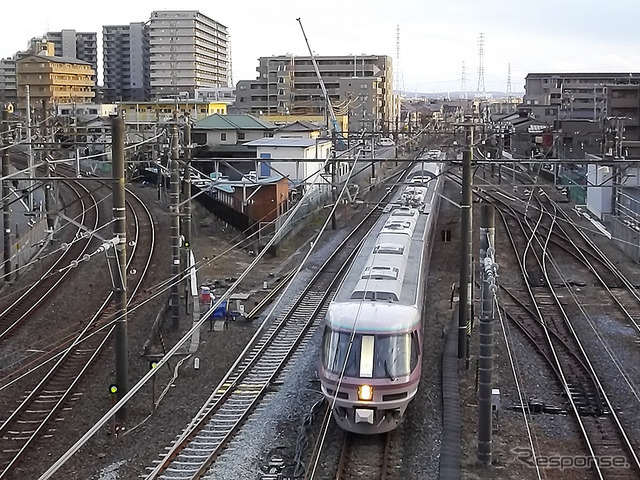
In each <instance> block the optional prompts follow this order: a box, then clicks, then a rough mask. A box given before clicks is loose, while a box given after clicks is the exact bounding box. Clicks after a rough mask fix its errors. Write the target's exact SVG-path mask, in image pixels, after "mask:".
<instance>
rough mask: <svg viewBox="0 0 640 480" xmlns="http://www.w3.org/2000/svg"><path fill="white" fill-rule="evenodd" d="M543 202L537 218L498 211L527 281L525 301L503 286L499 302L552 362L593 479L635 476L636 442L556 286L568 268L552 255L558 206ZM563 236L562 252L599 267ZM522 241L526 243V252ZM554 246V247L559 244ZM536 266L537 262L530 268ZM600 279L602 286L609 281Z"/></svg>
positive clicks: (563, 282)
mask: <svg viewBox="0 0 640 480" xmlns="http://www.w3.org/2000/svg"><path fill="white" fill-rule="evenodd" d="M542 200H544V201H545V202H548V198H543V199H540V198H535V200H534V201H537V202H538V207H537V209H536V211H537V212H538V215H539V216H538V217H537V218H532V217H530V216H528V217H524V220H521V219H519V218H516V216H515V215H514V214H513V213H514V212H513V210H510V211H508V212H507V213H501V215H502V216H503V223H504V225H505V228H506V229H507V232H508V236H509V239H510V243H511V246H512V248H513V250H514V252H516V256H517V258H518V264H519V265H520V269H521V270H522V274H523V278H524V279H525V282H524V284H525V290H526V292H527V293H528V295H527V296H528V301H527V302H522V301H520V300H517V297H519V295H515V294H514V293H513V292H508V291H507V290H506V289H502V291H505V292H507V293H509V295H508V296H507V298H506V299H505V297H504V296H502V297H501V299H500V306H501V308H503V309H504V310H505V312H508V313H509V317H510V318H511V319H513V320H514V321H515V322H516V324H517V325H518V326H519V327H520V328H521V329H522V330H523V331H524V332H525V333H526V335H527V336H528V337H529V339H530V340H531V341H532V343H533V344H534V345H535V346H536V348H537V349H538V350H539V351H540V352H541V353H542V355H543V356H544V357H545V358H546V359H547V361H548V362H549V364H550V365H551V368H552V370H553V371H554V373H555V374H556V377H557V378H558V380H559V381H560V383H561V385H562V388H563V390H564V392H565V394H566V397H567V400H568V402H569V404H570V406H571V410H572V411H573V412H574V417H575V419H576V421H577V423H578V426H579V430H580V432H581V434H582V436H583V439H584V442H585V448H586V450H587V452H588V455H589V456H590V457H591V458H592V459H593V467H592V468H593V470H594V472H595V473H596V474H597V478H601V479H607V478H637V477H638V475H640V462H639V461H638V456H637V453H636V450H635V445H634V443H633V442H632V441H631V439H630V437H629V435H628V433H627V432H626V430H625V426H624V424H623V423H624V422H623V419H622V418H621V417H620V416H619V414H618V411H617V409H616V406H615V405H613V403H612V401H611V400H610V398H609V396H608V395H607V392H606V391H605V388H604V387H603V384H602V382H601V380H600V378H599V377H598V374H597V368H596V366H595V364H594V362H593V361H592V360H591V358H590V357H589V355H588V354H587V352H586V351H585V348H584V346H583V344H582V343H581V341H580V338H579V335H578V334H577V332H576V329H575V327H574V326H573V322H572V320H571V314H570V313H569V311H568V309H567V308H568V307H567V305H566V303H567V299H566V298H565V297H566V295H564V294H563V293H561V292H558V287H560V288H566V287H568V286H569V285H568V284H567V283H566V276H565V275H564V274H563V271H562V268H563V267H564V268H566V266H565V265H564V264H563V266H562V267H561V266H560V265H559V261H558V259H557V258H556V257H555V256H554V255H553V254H552V253H551V246H552V242H551V238H552V235H553V234H554V230H555V229H556V228H558V224H559V223H560V222H559V220H558V219H559V217H560V214H559V213H558V208H557V205H555V204H553V203H552V204H551V205H552V206H551V208H545V207H544V206H543V201H542ZM501 208H504V206H502V207H501ZM506 215H512V220H511V221H508V220H507V219H506V218H505V217H506ZM513 219H516V220H515V221H516V222H517V223H518V229H519V230H520V233H519V234H515V233H514V228H513V227H514V220H513ZM562 220H563V221H565V222H566V221H568V219H567V218H566V217H562ZM562 235H563V239H564V241H565V243H566V245H563V246H562V247H561V248H562V250H563V251H564V252H566V251H568V250H570V249H571V248H572V249H573V251H574V252H578V253H577V254H574V257H577V258H578V259H581V260H579V261H580V263H581V266H583V267H585V266H586V267H587V269H588V270H589V271H591V272H593V273H596V272H597V271H598V267H597V266H594V265H593V264H592V263H591V262H589V261H588V260H587V256H586V255H584V254H582V255H580V252H581V250H584V245H582V244H581V245H578V244H577V243H576V242H573V241H572V240H571V238H572V236H571V235H567V234H566V232H563V234H562ZM522 237H524V241H522ZM522 245H526V247H524V250H523V247H522ZM555 245H556V246H558V244H557V243H556V244H555ZM574 260H575V258H574ZM598 263H599V264H600V265H604V264H606V260H604V259H599V261H598ZM534 264H537V266H533V265H534ZM600 265H599V266H600ZM532 271H533V272H535V275H540V278H538V277H535V278H533V279H532V275H531V272H532ZM599 278H600V280H601V284H602V285H604V286H605V287H606V285H607V281H605V280H603V279H602V277H599ZM532 280H533V281H532ZM612 458H615V459H616V461H617V462H619V463H618V464H617V465H618V466H615V467H612V466H611V465H608V464H607V462H608V461H609V460H610V459H612ZM621 463H624V464H625V465H627V468H620V467H619V465H620V464H621Z"/></svg>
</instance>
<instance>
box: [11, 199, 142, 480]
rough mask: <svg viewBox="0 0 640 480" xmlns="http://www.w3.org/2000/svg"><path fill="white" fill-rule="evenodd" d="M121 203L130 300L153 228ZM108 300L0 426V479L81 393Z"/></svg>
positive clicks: (102, 332) (136, 205)
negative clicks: (125, 213)
mask: <svg viewBox="0 0 640 480" xmlns="http://www.w3.org/2000/svg"><path fill="white" fill-rule="evenodd" d="M127 205H128V211H129V212H130V213H131V214H132V215H129V216H128V220H127V234H128V238H131V239H132V241H131V242H130V244H129V249H130V251H129V252H128V253H129V257H128V258H129V261H128V263H127V269H128V271H129V272H130V274H131V276H132V277H133V278H134V281H133V282H132V283H130V284H129V286H128V291H129V292H130V295H129V299H128V301H129V302H131V299H132V298H134V297H135V295H136V293H137V292H138V289H139V288H140V285H141V283H142V280H143V279H144V276H145V273H146V271H147V270H148V268H149V265H150V260H151V255H152V253H153V250H154V243H155V232H154V229H153V220H152V217H151V214H150V212H149V210H148V209H147V208H146V206H145V205H144V203H143V202H142V201H141V200H140V199H138V198H137V197H136V196H134V195H132V194H130V195H128V200H127ZM111 298H112V294H109V295H108V296H107V297H106V298H105V299H104V300H103V302H102V304H101V306H100V308H99V309H98V312H97V313H96V314H95V315H93V316H92V317H91V318H90V319H88V321H87V322H86V324H85V325H84V328H83V329H82V331H81V332H79V333H78V334H77V335H76V336H75V337H74V338H73V340H72V341H70V344H69V345H68V346H66V348H64V350H61V352H60V353H59V355H57V357H56V361H55V363H54V365H53V366H52V367H51V369H50V370H49V371H48V372H46V374H45V375H44V377H43V378H42V379H41V380H40V381H39V383H38V384H37V385H36V386H35V387H34V388H33V389H31V390H30V391H28V392H25V395H24V399H23V400H22V401H21V402H20V404H19V405H18V406H17V407H16V409H14V410H13V412H12V413H11V414H10V415H9V417H8V418H7V419H5V420H4V421H3V422H2V424H1V425H0V435H1V439H0V442H1V443H0V444H1V446H2V447H1V451H0V479H1V478H10V477H11V476H12V475H15V474H17V472H16V471H15V469H16V468H17V467H18V466H19V464H20V462H21V461H24V460H26V458H27V457H28V455H29V453H30V452H31V451H33V450H32V447H33V445H34V444H36V442H37V441H39V440H41V439H42V437H50V436H52V435H54V433H55V430H56V428H55V426H54V424H53V422H54V421H64V420H65V415H66V414H65V412H66V411H67V410H69V409H70V408H71V406H72V400H73V399H77V398H78V396H80V395H81V394H82V393H81V392H79V391H78V386H79V382H80V381H81V380H82V377H83V375H85V374H86V373H87V372H88V370H89V368H90V366H91V365H92V364H93V362H94V360H95V359H96V358H97V357H98V356H99V354H100V352H101V351H102V349H103V347H104V346H105V345H106V344H107V342H108V340H109V339H110V337H111V334H112V333H113V331H114V329H115V319H116V318H115V317H116V310H115V307H114V306H113V305H111Z"/></svg>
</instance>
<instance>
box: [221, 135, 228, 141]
mask: <svg viewBox="0 0 640 480" xmlns="http://www.w3.org/2000/svg"><path fill="white" fill-rule="evenodd" d="M220 141H221V142H226V141H227V134H226V133H221V134H220Z"/></svg>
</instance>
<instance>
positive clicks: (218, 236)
mask: <svg viewBox="0 0 640 480" xmlns="http://www.w3.org/2000/svg"><path fill="white" fill-rule="evenodd" d="M446 185H447V191H446V192H445V195H447V196H449V198H452V199H454V200H456V199H457V197H458V195H459V193H458V191H457V188H456V187H455V186H452V184H451V183H450V182H447V183H446ZM133 188H134V189H135V190H136V191H137V192H138V193H140V194H141V195H143V196H144V198H146V199H147V203H148V205H149V206H151V207H152V208H153V210H154V212H155V214H156V218H157V226H158V229H159V231H160V232H166V231H168V226H169V217H168V215H166V207H165V206H164V205H162V204H159V203H158V202H156V200H155V190H152V189H144V188H142V187H137V186H134V187H133ZM458 217H459V212H458V210H457V209H456V208H455V207H453V206H452V205H451V204H450V203H449V202H446V201H444V202H442V203H441V214H440V217H439V222H438V231H437V232H436V241H435V244H434V250H433V255H432V263H431V269H430V274H429V284H428V289H427V294H428V301H427V312H428V313H427V322H426V327H425V345H424V352H425V355H424V357H423V361H424V364H423V372H424V376H423V381H422V383H421V386H420V390H419V392H418V396H417V398H416V400H415V401H414V402H413V403H412V404H411V406H410V408H409V409H408V412H407V417H406V419H405V422H404V424H403V425H402V426H401V430H400V431H399V433H400V435H398V437H399V438H401V440H400V445H399V451H398V456H399V457H400V458H401V461H400V462H398V463H399V465H400V466H399V468H398V469H397V477H396V478H398V479H413V478H415V479H423V478H429V479H431V478H437V476H438V462H439V448H440V440H441V412H442V405H441V389H440V383H441V360H440V359H441V355H442V350H443V347H444V339H443V334H444V332H445V331H446V330H447V329H448V328H449V323H450V319H451V315H452V310H451V309H450V307H449V300H450V293H451V285H452V284H454V283H456V282H457V280H458V273H457V268H456V267H455V265H457V263H458V261H459V242H458V240H459V221H458ZM195 218H196V219H197V220H196V221H194V239H193V247H194V251H195V252H196V257H197V258H204V257H208V258H213V256H214V255H219V254H220V252H221V251H223V250H224V248H225V246H226V245H228V244H229V243H230V242H232V241H233V238H234V237H233V233H232V232H230V231H226V228H225V226H224V224H223V223H222V222H219V221H215V220H213V219H212V217H211V216H209V215H208V214H206V213H205V212H204V211H203V210H201V209H200V208H196V209H195ZM342 222H344V218H343V219H342ZM475 225H477V223H476V224H475ZM317 228H318V225H312V226H311V227H310V228H309V229H307V230H306V231H304V232H301V233H300V235H297V236H296V240H297V242H298V243H297V244H295V243H293V242H292V243H290V244H289V245H286V246H285V247H284V248H283V249H282V251H281V253H280V257H279V258H267V257H266V258H265V259H264V263H261V265H260V266H259V268H258V270H259V271H258V272H256V274H255V275H251V276H250V278H248V281H247V283H246V285H245V284H243V285H242V286H241V289H242V291H244V292H248V293H251V294H252V296H251V299H250V300H249V305H248V307H247V308H248V309H250V308H251V307H252V303H253V302H255V301H257V299H258V298H260V296H261V295H262V293H261V291H260V290H261V285H262V282H263V281H265V280H266V281H268V282H272V281H273V280H274V278H276V277H277V276H278V275H279V274H280V273H282V272H284V271H287V268H286V267H283V266H281V265H280V262H281V261H282V259H288V260H289V264H290V266H291V267H292V268H293V267H295V266H297V264H298V263H297V262H299V260H300V259H301V257H302V255H303V253H302V252H306V249H307V248H308V239H309V238H310V237H311V236H312V235H313V234H314V233H315V231H316V229H317ZM444 230H450V231H451V240H450V241H444V240H443V238H444V237H443V235H441V232H443V231H444ZM341 235H344V232H341V231H339V232H337V233H333V234H332V236H331V237H326V238H325V239H324V240H323V241H322V242H321V248H319V249H318V250H317V252H316V253H314V254H313V255H312V256H311V258H310V260H309V266H308V267H305V269H303V274H302V275H301V276H300V277H299V278H298V279H297V280H296V282H294V284H293V285H292V287H291V290H290V291H289V293H288V294H287V298H290V296H293V294H294V292H297V291H299V290H300V289H301V288H302V285H303V283H304V282H306V281H308V279H309V278H310V276H311V274H312V270H313V268H314V267H315V266H317V265H318V264H320V262H321V261H322V260H323V258H324V257H326V255H328V253H329V252H330V251H331V249H332V248H334V247H335V245H336V244H337V242H338V241H339V239H340V236H341ZM163 237H164V235H159V237H158V240H159V242H160V244H159V248H160V250H161V252H164V253H163V254H161V255H160V256H158V257H157V258H156V259H155V275H156V276H157V280H158V281H159V280H161V279H164V278H167V277H168V276H169V269H170V266H169V263H168V262H167V261H165V258H168V256H169V252H170V245H169V239H168V238H163ZM500 244H501V242H500V240H498V247H499V248H500ZM301 245H304V246H303V247H302V248H301V249H300V250H298V249H299V248H300V247H301ZM502 248H505V249H506V248H507V243H506V240H504V242H502ZM296 251H298V254H296ZM474 251H475V250H474ZM607 251H611V252H612V255H614V256H616V258H618V261H619V262H621V265H622V264H624V263H625V262H626V260H625V259H624V257H623V256H622V255H621V254H618V253H616V252H617V251H616V250H615V249H613V248H611V246H610V245H609V246H608V248H607ZM252 260H253V257H252V256H251V255H250V254H249V253H248V252H247V251H244V250H240V251H237V252H236V253H234V255H233V256H227V257H224V258H223V259H217V261H216V262H215V263H212V264H211V265H210V266H209V267H207V268H205V269H203V270H202V271H201V275H200V276H199V279H200V280H201V281H204V280H206V279H208V280H210V281H212V282H213V280H215V279H218V280H220V283H221V284H222V285H224V284H226V283H228V282H226V281H225V279H228V278H235V277H237V275H239V273H240V272H241V271H242V270H244V268H245V267H246V266H247V265H249V264H250V263H251V261H252ZM498 261H499V262H500V251H499V250H498ZM510 271H511V272H515V269H514V268H513V266H510V265H508V263H507V264H501V270H500V273H501V275H502V279H501V280H502V281H511V282H515V281H517V280H516V277H512V276H511V275H512V274H513V273H509V272H510ZM269 273H273V274H274V275H273V276H270V275H269ZM89 274H90V273H87V275H89ZM80 283H83V282H82V281H81V282H80ZM85 283H86V281H85ZM149 286H150V285H148V286H147V287H149ZM78 288H79V287H78ZM214 293H215V292H214ZM67 295H68V296H69V297H68V298H69V299H71V298H72V297H73V296H74V295H73V293H68V294H67ZM63 298H65V307H66V308H65V310H66V311H69V309H70V305H74V307H73V308H74V309H76V311H75V312H74V313H75V315H81V314H82V310H81V309H82V302H81V301H77V302H75V301H74V302H73V303H71V301H70V303H69V305H66V303H67V302H66V298H67V297H66V296H65V297H63ZM163 298H166V297H163ZM158 308H160V307H159V305H158V303H154V304H150V305H149V306H148V307H146V308H145V309H141V310H140V311H138V312H136V313H135V315H131V316H130V318H129V350H130V356H129V374H130V378H131V381H130V383H131V384H133V383H135V381H136V379H138V378H140V377H141V376H142V375H144V373H146V371H147V369H148V368H149V366H148V362H147V360H146V359H145V358H144V357H142V356H141V352H142V345H143V344H144V342H145V341H146V339H147V337H148V334H149V331H150V328H151V324H152V323H153V320H154V318H155V315H156V313H157V311H158ZM281 308H283V306H281V307H279V308H278V309H277V310H276V311H275V312H274V313H275V314H276V315H277V314H278V313H279V312H280V311H281V310H280V309H281ZM263 317H264V316H263ZM263 317H261V319H258V320H256V321H254V322H244V321H236V322H232V323H231V324H230V326H229V329H228V330H225V331H222V332H209V331H208V328H204V329H203V330H202V336H201V344H200V348H199V349H198V352H197V353H196V356H197V357H198V358H199V360H200V368H199V369H197V370H196V369H194V368H193V364H192V363H191V361H190V360H189V361H187V362H185V363H184V365H182V367H181V368H180V369H179V370H178V377H177V379H175V380H172V377H173V372H174V370H173V369H174V368H175V367H176V364H175V362H173V363H171V368H168V367H164V368H163V371H161V372H159V373H158V375H157V378H156V381H155V392H152V388H151V386H145V387H144V388H143V389H142V390H141V392H140V393H139V394H137V395H136V396H135V397H134V398H133V400H132V401H131V402H130V404H129V406H128V428H129V432H128V433H126V434H125V435H120V436H119V437H117V438H116V437H115V435H113V434H112V433H111V428H107V427H105V428H104V429H102V430H101V431H100V432H99V433H98V434H96V435H95V436H94V437H93V438H92V439H91V440H90V441H89V442H88V443H87V444H86V445H85V446H84V447H83V448H82V449H81V450H80V451H79V452H78V453H77V454H76V455H74V456H73V457H72V458H71V459H70V460H69V461H68V462H67V463H66V465H65V466H64V467H63V468H62V469H61V470H60V472H59V473H58V474H57V475H56V476H55V478H61V479H91V480H112V479H135V478H139V477H140V476H141V475H143V474H144V472H145V470H146V468H147V467H149V466H151V465H153V462H154V460H156V459H158V458H159V457H158V454H159V452H161V451H163V449H164V448H165V446H167V445H169V444H170V443H171V441H172V440H173V439H174V438H175V437H176V435H177V434H179V433H180V432H181V430H182V428H183V427H184V426H185V425H186V424H187V423H188V422H189V420H191V418H192V417H193V415H194V414H195V412H196V411H197V410H198V409H199V407H200V406H201V405H202V402H203V400H204V398H206V397H207V396H208V395H209V394H210V392H211V391H212V390H213V389H214V388H215V387H216V386H217V385H218V383H219V381H220V379H221V378H222V376H223V375H224V373H226V371H227V369H228V368H229V367H230V366H231V364H232V363H233V362H234V361H235V359H236V358H237V355H238V354H239V353H240V352H241V351H242V349H243V348H244V346H245V344H246V342H247V341H248V339H249V338H251V336H252V335H253V334H254V332H255V330H256V329H257V328H258V326H259V324H260V322H261V321H262V318H263ZM185 323H186V322H185ZM185 330H186V325H183V328H182V329H181V331H185ZM514 330H515V329H514V328H513V327H512V328H510V329H509V330H508V336H509V338H511V339H513V340H512V344H511V348H512V349H513V350H514V351H515V352H516V356H517V362H518V369H519V372H520V375H522V376H523V377H524V378H526V382H527V383H526V384H527V387H526V392H525V396H535V397H536V398H540V399H542V400H543V401H544V402H545V403H547V404H557V403H560V402H561V401H562V399H561V396H560V395H559V391H558V388H557V387H553V385H555V384H554V381H553V379H552V378H550V376H549V374H548V373H547V372H548V370H546V369H545V367H544V365H542V362H541V360H539V359H538V358H537V357H536V356H534V355H529V354H525V353H524V352H526V351H527V350H528V349H529V348H530V346H529V345H528V343H527V341H526V340H525V339H523V338H521V336H519V334H518V333H517V332H515V331H514ZM494 331H495V342H496V346H495V372H494V380H495V384H496V387H498V388H500V390H501V394H502V401H503V406H509V405H512V404H515V403H517V402H518V393H517V390H516V387H515V385H514V382H513V376H512V373H511V367H510V365H509V361H508V352H507V350H506V345H505V342H504V338H503V336H502V330H501V327H500V326H499V325H498V324H496V325H495V329H494ZM178 337H179V335H178V332H171V331H169V332H167V333H166V334H165V336H164V341H165V344H166V346H167V348H169V347H170V346H172V345H173V343H172V342H173V341H175V339H176V338H178ZM474 338H475V335H474ZM23 341H25V342H26V340H23ZM318 344H319V335H318V334H316V335H315V336H314V338H313V340H312V341H311V342H310V343H309V344H307V345H306V346H305V348H304V349H303V350H302V351H300V352H299V353H298V354H297V355H296V358H297V359H298V360H297V361H296V362H295V363H294V364H293V365H292V366H291V367H290V368H289V369H287V371H286V372H285V373H283V375H282V377H281V378H282V381H283V384H282V385H281V386H279V387H278V388H277V390H276V391H275V392H274V393H271V394H270V395H269V397H268V399H269V402H270V405H273V406H274V407H272V408H261V410H260V412H259V415H256V416H255V417H254V418H253V419H252V421H251V422H250V423H249V424H248V425H247V426H246V427H245V428H244V429H243V431H242V433H241V435H240V436H239V437H238V439H237V440H236V441H235V442H234V443H233V444H232V446H231V448H230V449H229V450H228V451H227V453H225V455H226V456H228V457H229V458H230V459H231V460H233V461H232V462H228V463H232V464H235V467H234V468H233V469H232V470H226V471H215V474H214V476H213V477H211V478H219V479H223V480H226V479H257V478H259V477H260V474H261V473H262V472H263V470H262V467H264V466H265V465H266V464H267V461H268V457H269V454H270V453H273V451H274V449H275V448H276V447H281V448H279V449H278V450H277V452H278V453H279V454H280V455H282V456H283V458H285V461H287V462H291V460H292V458H293V454H294V450H295V445H296V436H297V433H298V428H299V427H300V425H301V423H302V419H303V417H304V415H305V414H307V413H308V412H309V410H310V408H311V405H312V404H313V403H314V402H315V401H316V400H318V398H319V394H318V390H319V386H318V384H317V382H316V381H315V379H316V378H317V376H316V361H317V352H318ZM22 347H23V348H26V344H25V345H23V346H22ZM471 348H472V350H471V351H472V353H473V355H474V356H473V357H472V362H471V368H470V369H469V370H468V371H464V372H463V373H462V374H461V399H462V410H463V447H462V451H463V463H462V478H469V479H476V478H477V479H480V478H482V479H484V478H486V479H489V478H491V479H515V478H536V477H535V470H534V469H533V468H530V467H528V466H527V465H525V464H524V463H523V462H521V461H519V460H517V459H516V458H515V454H514V453H513V452H512V451H511V450H512V449H513V448H516V447H524V448H527V447H528V440H527V432H526V430H525V428H524V424H523V421H522V413H520V412H517V411H512V410H509V409H507V408H503V409H502V411H501V413H500V417H499V422H498V423H499V431H497V432H496V435H495V437H494V449H495V450H494V452H495V456H494V458H495V461H494V465H493V467H491V468H488V469H486V468H481V467H479V466H478V465H477V464H476V461H475V458H476V453H475V452H476V444H475V435H476V424H477V419H476V415H477V407H476V405H477V400H476V396H475V370H474V369H475V352H477V345H476V344H475V342H473V343H472V346H471ZM114 355H115V354H114V351H113V349H109V350H108V351H107V352H105V354H104V355H103V357H102V358H103V360H102V362H101V363H100V364H98V365H96V366H94V367H93V368H92V372H91V374H90V375H89V377H88V378H87V379H85V380H84V382H83V385H82V386H81V388H82V390H83V392H84V393H83V394H82V395H81V396H78V397H77V399H76V400H75V401H74V402H73V409H72V410H71V411H69V413H68V415H70V416H71V417H72V418H73V422H74V429H73V431H69V430H68V429H65V428H64V424H63V423H62V422H60V424H59V425H60V429H59V430H58V431H57V432H56V435H55V442H49V441H47V440H44V441H42V442H40V444H39V445H38V447H37V454H36V455H32V456H31V457H30V460H29V462H28V464H27V465H25V466H24V467H22V469H21V473H22V474H23V475H22V478H37V476H38V475H39V474H40V473H42V472H43V471H44V470H45V468H46V467H47V466H48V465H50V464H51V462H52V461H53V459H55V458H57V457H59V456H60V455H61V454H62V453H63V452H64V451H66V450H67V448H68V447H69V446H70V445H72V444H73V443H74V442H75V440H76V439H77V438H79V437H80V436H81V435H82V434H83V433H84V432H85V431H86V430H87V429H88V428H89V427H90V426H91V425H92V424H93V423H94V422H95V421H96V420H97V419H98V418H100V417H101V416H102V414H103V413H104V412H105V411H106V410H107V409H108V408H109V407H110V399H109V396H108V394H107V387H108V385H109V384H110V383H111V382H112V381H113V380H114V377H115V372H114ZM165 387H166V388H167V392H166V395H165V396H164V398H163V400H162V402H161V403H160V404H159V406H158V408H157V409H156V411H155V412H154V413H153V415H152V416H150V417H149V415H150V414H151V405H152V393H154V397H155V399H157V398H158V396H159V394H160V392H161V391H162V390H163V389H165ZM525 400H526V398H525ZM4 405H5V408H8V407H7V405H8V402H6V401H5V402H4ZM530 420H531V421H532V422H533V423H535V426H534V429H535V432H536V438H537V442H538V444H540V445H544V446H545V448H547V449H548V450H549V451H560V452H567V451H571V450H572V448H573V447H576V448H578V447H579V442H577V441H576V440H575V439H576V438H577V437H576V432H575V427H573V425H572V420H571V419H570V418H568V417H564V416H561V415H540V416H536V417H530ZM137 425H139V426H138V427H137V428H134V427H135V426H137ZM335 434H336V432H334V431H333V430H332V429H329V441H328V442H327V445H326V448H328V449H335V448H337V445H335V442H334V443H332V442H331V438H332V437H331V436H332V435H335ZM576 444H577V446H576ZM308 448H309V449H311V448H313V445H312V444H311V445H309V446H308ZM226 463H227V462H226ZM331 468H333V466H332V465H319V467H318V473H317V475H316V477H315V478H327V476H326V475H328V472H330V471H331ZM588 475H589V472H585V471H571V472H563V476H562V478H570V479H578V478H585V479H586V478H589V476H588ZM558 478H559V477H558Z"/></svg>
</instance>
